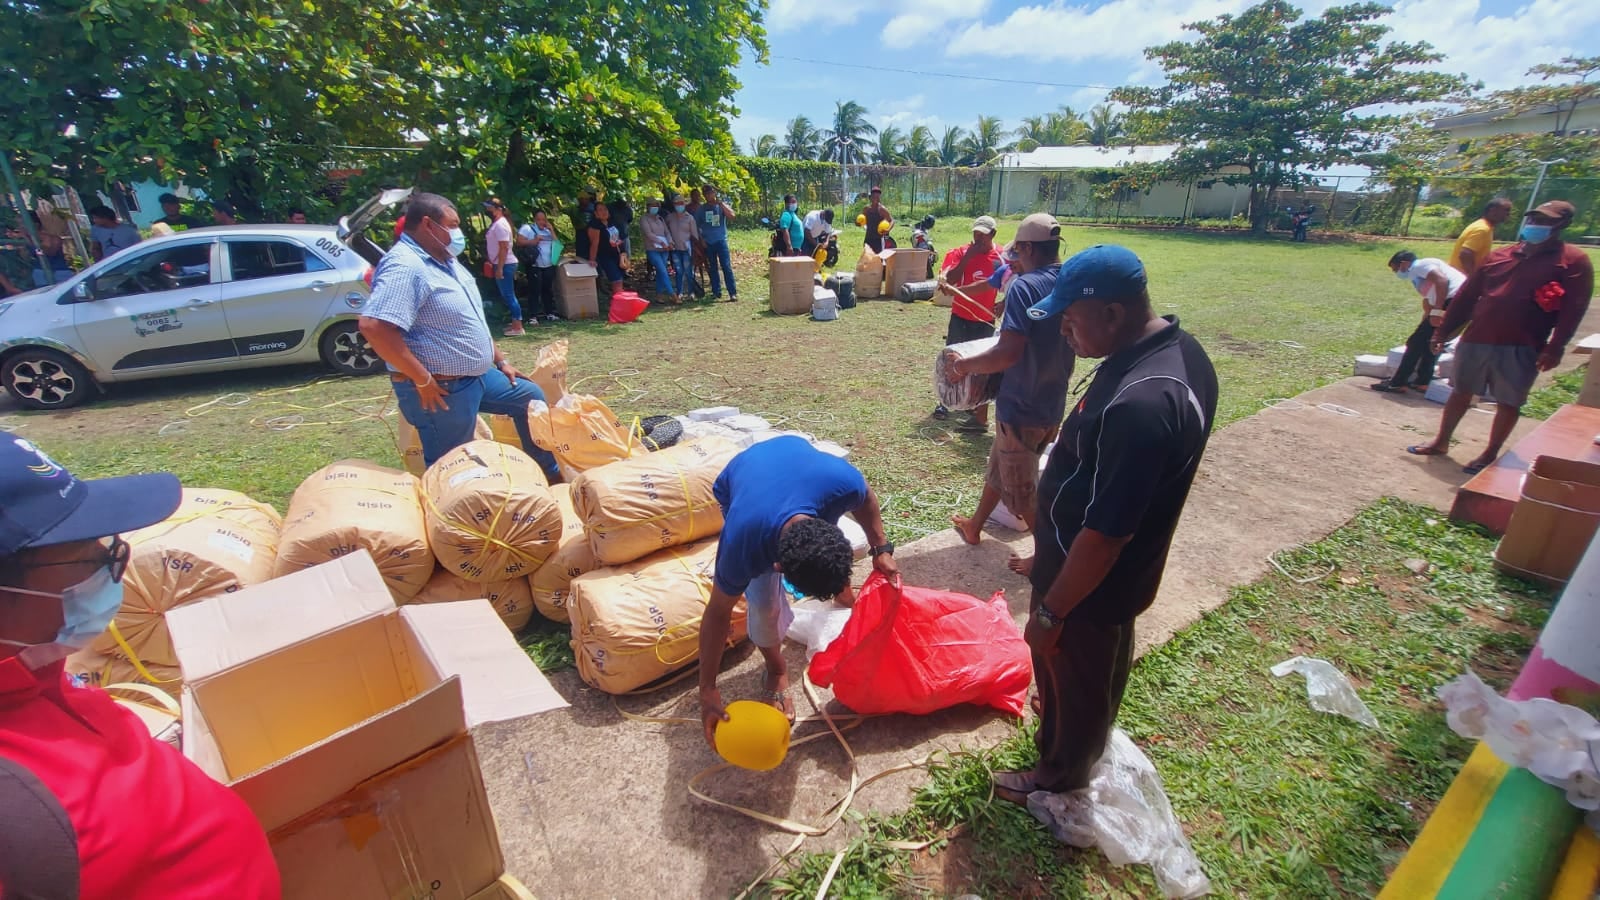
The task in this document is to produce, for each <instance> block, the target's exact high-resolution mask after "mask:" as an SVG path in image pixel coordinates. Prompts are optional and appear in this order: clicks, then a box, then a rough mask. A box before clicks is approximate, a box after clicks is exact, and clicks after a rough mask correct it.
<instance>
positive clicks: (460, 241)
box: [449, 228, 467, 256]
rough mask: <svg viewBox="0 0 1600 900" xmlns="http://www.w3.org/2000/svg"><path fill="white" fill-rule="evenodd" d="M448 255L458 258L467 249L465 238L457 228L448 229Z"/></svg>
mask: <svg viewBox="0 0 1600 900" xmlns="http://www.w3.org/2000/svg"><path fill="white" fill-rule="evenodd" d="M449 249H450V255H451V256H460V255H461V254H462V253H463V252H465V251H466V249H467V236H466V235H465V234H463V233H462V231H461V229H459V228H452V229H450V248H449Z"/></svg>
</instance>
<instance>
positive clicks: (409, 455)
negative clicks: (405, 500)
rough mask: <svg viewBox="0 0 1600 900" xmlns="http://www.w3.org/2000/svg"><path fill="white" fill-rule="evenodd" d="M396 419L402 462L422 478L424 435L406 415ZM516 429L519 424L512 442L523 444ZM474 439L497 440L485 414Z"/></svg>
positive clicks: (395, 447) (398, 448)
mask: <svg viewBox="0 0 1600 900" xmlns="http://www.w3.org/2000/svg"><path fill="white" fill-rule="evenodd" d="M395 419H396V424H395V428H394V449H395V452H397V453H399V454H400V463H401V465H402V466H403V467H404V468H405V470H406V471H407V472H410V473H411V474H413V475H415V476H417V477H418V478H421V477H422V473H423V472H425V471H427V469H428V466H427V464H426V463H424V462H423V461H422V458H423V457H422V436H421V435H419V434H417V429H416V428H414V427H412V425H411V423H410V422H407V421H406V417H405V416H396V417H395ZM506 421H507V422H510V421H511V420H510V419H507V420H506ZM516 430H517V426H516V425H515V424H512V425H511V432H512V437H513V440H512V441H511V443H513V444H516V445H517V446H519V447H520V446H522V442H521V441H520V440H517V439H515V438H516ZM472 439H473V440H475V441H492V440H495V433H494V430H493V428H492V427H491V426H490V425H489V423H488V422H485V421H484V419H483V416H479V417H478V426H477V427H476V428H474V429H473V430H472Z"/></svg>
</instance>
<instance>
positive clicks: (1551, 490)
mask: <svg viewBox="0 0 1600 900" xmlns="http://www.w3.org/2000/svg"><path fill="white" fill-rule="evenodd" d="M1522 496H1524V497H1532V498H1534V499H1536V500H1543V501H1545V502H1546V503H1556V504H1560V505H1562V506H1567V507H1571V508H1573V509H1578V510H1583V511H1593V512H1600V465H1595V464H1594V463H1588V462H1583V461H1582V460H1576V459H1561V458H1560V457H1556V456H1541V457H1539V458H1537V459H1535V460H1534V461H1533V465H1532V466H1531V467H1529V469H1528V475H1527V478H1526V479H1524V481H1523V483H1522Z"/></svg>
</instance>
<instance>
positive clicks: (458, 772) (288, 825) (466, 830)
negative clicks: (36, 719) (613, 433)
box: [167, 551, 566, 900]
mask: <svg viewBox="0 0 1600 900" xmlns="http://www.w3.org/2000/svg"><path fill="white" fill-rule="evenodd" d="M167 625H168V628H169V630H170V632H171V634H172V642H173V648H174V650H175V651H176V654H177V657H178V661H179V663H180V665H181V666H182V668H183V672H184V682H185V684H184V692H183V711H184V740H183V744H184V753H185V755H187V756H188V757H189V758H190V759H192V760H193V761H194V762H195V763H196V764H197V765H199V766H200V768H202V769H204V770H205V771H206V772H207V774H209V775H211V776H212V777H213V778H216V779H217V780H218V781H221V782H222V783H224V784H228V785H230V786H231V787H232V788H233V789H234V790H235V791H236V792H238V794H239V795H240V796H241V797H243V798H244V800H245V802H246V803H248V804H249V806H250V808H251V810H252V811H254V812H255V814H256V817H257V818H258V819H259V820H260V821H261V824H262V826H263V827H264V828H265V829H266V831H267V832H268V836H269V838H270V839H271V841H272V845H273V853H274V855H275V856H276V857H277V859H278V865H279V869H280V870H281V872H282V874H283V880H284V894H285V896H287V897H328V898H337V900H358V898H364V897H374V898H378V897H382V898H389V897H393V896H409V895H410V893H411V892H414V891H416V890H421V892H422V893H423V894H429V893H430V892H431V896H433V897H435V898H438V900H444V898H467V897H471V896H472V895H473V894H474V893H476V892H478V891H481V890H484V889H485V888H487V887H489V886H490V885H492V884H493V883H494V881H495V879H497V878H498V877H499V876H500V875H501V873H502V870H503V868H504V865H503V860H502V858H501V855H500V847H499V840H498V836H497V834H496V832H495V826H494V821H493V819H492V817H491V816H490V813H489V806H488V800H487V797H486V796H485V792H484V787H483V781H482V776H481V774H480V773H479V770H478V760H477V753H476V750H475V749H474V748H473V745H472V741H471V738H470V737H469V736H468V729H469V728H471V726H473V725H477V724H481V723H484V722H495V721H504V720H508V719H515V718H521V717H523V716H528V715H534V714H536V713H540V712H545V711H548V710H551V709H557V708H560V707H563V706H565V705H566V703H565V701H563V700H562V699H561V697H560V695H558V694H557V693H556V692H555V690H554V689H553V688H551V686H550V683H549V682H548V681H547V680H545V678H544V676H543V675H542V674H541V673H540V672H539V670H538V668H537V667H535V666H534V665H533V663H532V661H531V660H529V659H528V657H527V655H526V654H525V653H523V651H522V650H521V648H519V647H518V646H517V644H516V641H515V640H514V639H513V638H512V637H511V635H510V633H509V632H508V631H506V628H505V626H504V625H503V624H501V622H500V618H499V616H498V615H496V614H495V612H494V609H493V608H492V607H491V606H490V605H489V603H488V602H487V601H484V600H471V601H463V602H459V603H430V604H419V605H412V606H406V607H403V608H399V609H397V608H395V605H394V601H393V599H392V598H391V596H390V594H389V591H388V588H387V586H386V585H385V584H384V581H383V578H382V576H380V575H379V574H378V570H377V567H376V566H375V565H374V564H373V562H372V559H371V557H370V556H368V555H367V554H366V552H365V551H363V552H360V553H357V554H352V555H350V556H346V557H344V558H342V559H339V560H336V561H334V562H330V563H326V564H324V565H321V566H317V567H315V568H311V569H307V570H305V571H302V572H297V573H295V574H293V575H288V576H285V577H283V578H278V579H274V580H272V581H269V582H266V583H264V584H260V585H256V586H254V587H250V588H246V589H244V590H241V591H238V592H236V593H233V594H224V595H222V596H219V597H214V598H211V599H208V600H202V601H200V602H198V603H193V604H190V605H188V606H184V607H180V608H178V609H174V610H171V611H170V612H169V615H168V616H167Z"/></svg>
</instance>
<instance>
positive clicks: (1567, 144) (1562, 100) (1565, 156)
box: [1455, 56, 1600, 178]
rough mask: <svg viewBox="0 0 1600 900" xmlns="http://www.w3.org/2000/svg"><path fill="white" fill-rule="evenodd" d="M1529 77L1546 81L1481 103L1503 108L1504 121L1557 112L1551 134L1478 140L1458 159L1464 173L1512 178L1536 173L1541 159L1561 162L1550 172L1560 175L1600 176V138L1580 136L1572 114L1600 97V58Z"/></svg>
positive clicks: (1567, 61) (1545, 68)
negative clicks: (1551, 82)
mask: <svg viewBox="0 0 1600 900" xmlns="http://www.w3.org/2000/svg"><path fill="white" fill-rule="evenodd" d="M1528 74H1529V75H1537V76H1539V80H1540V81H1541V82H1549V81H1551V80H1552V79H1562V80H1560V81H1558V82H1557V83H1555V84H1548V83H1542V84H1534V85H1525V86H1523V87H1516V88H1511V89H1510V90H1505V91H1497V92H1495V93H1493V94H1490V95H1489V97H1488V98H1486V99H1485V100H1484V101H1482V102H1480V103H1478V104H1476V106H1477V107H1478V108H1481V109H1491V110H1503V113H1502V115H1501V118H1502V119H1511V118H1514V117H1516V116H1519V115H1523V114H1525V113H1529V112H1536V111H1544V112H1550V113H1553V116H1552V117H1551V119H1550V123H1551V128H1550V130H1549V131H1546V132H1540V133H1528V132H1521V133H1508V134H1497V135H1492V136H1490V137H1487V138H1481V139H1479V140H1476V141H1472V142H1471V143H1470V144H1468V146H1467V147H1466V148H1464V149H1463V150H1462V151H1461V153H1460V154H1459V155H1458V156H1457V157H1456V165H1455V169H1456V170H1457V171H1459V172H1461V173H1463V174H1475V175H1510V174H1515V173H1524V172H1531V171H1535V170H1536V169H1537V167H1538V162H1539V161H1541V160H1555V159H1559V160H1562V162H1559V163H1556V164H1554V165H1552V166H1550V168H1549V173H1548V174H1550V175H1552V176H1556V177H1573V178H1577V177H1596V176H1600V135H1596V134H1593V133H1583V132H1574V130H1573V129H1572V127H1571V125H1572V116H1573V113H1575V112H1576V111H1577V107H1578V105H1579V104H1580V103H1584V102H1588V101H1593V100H1594V99H1595V98H1600V56H1590V57H1579V56H1568V57H1565V58H1563V59H1562V60H1561V61H1560V62H1558V63H1550V64H1545V65H1538V66H1534V67H1533V68H1531V69H1529V70H1528Z"/></svg>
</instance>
